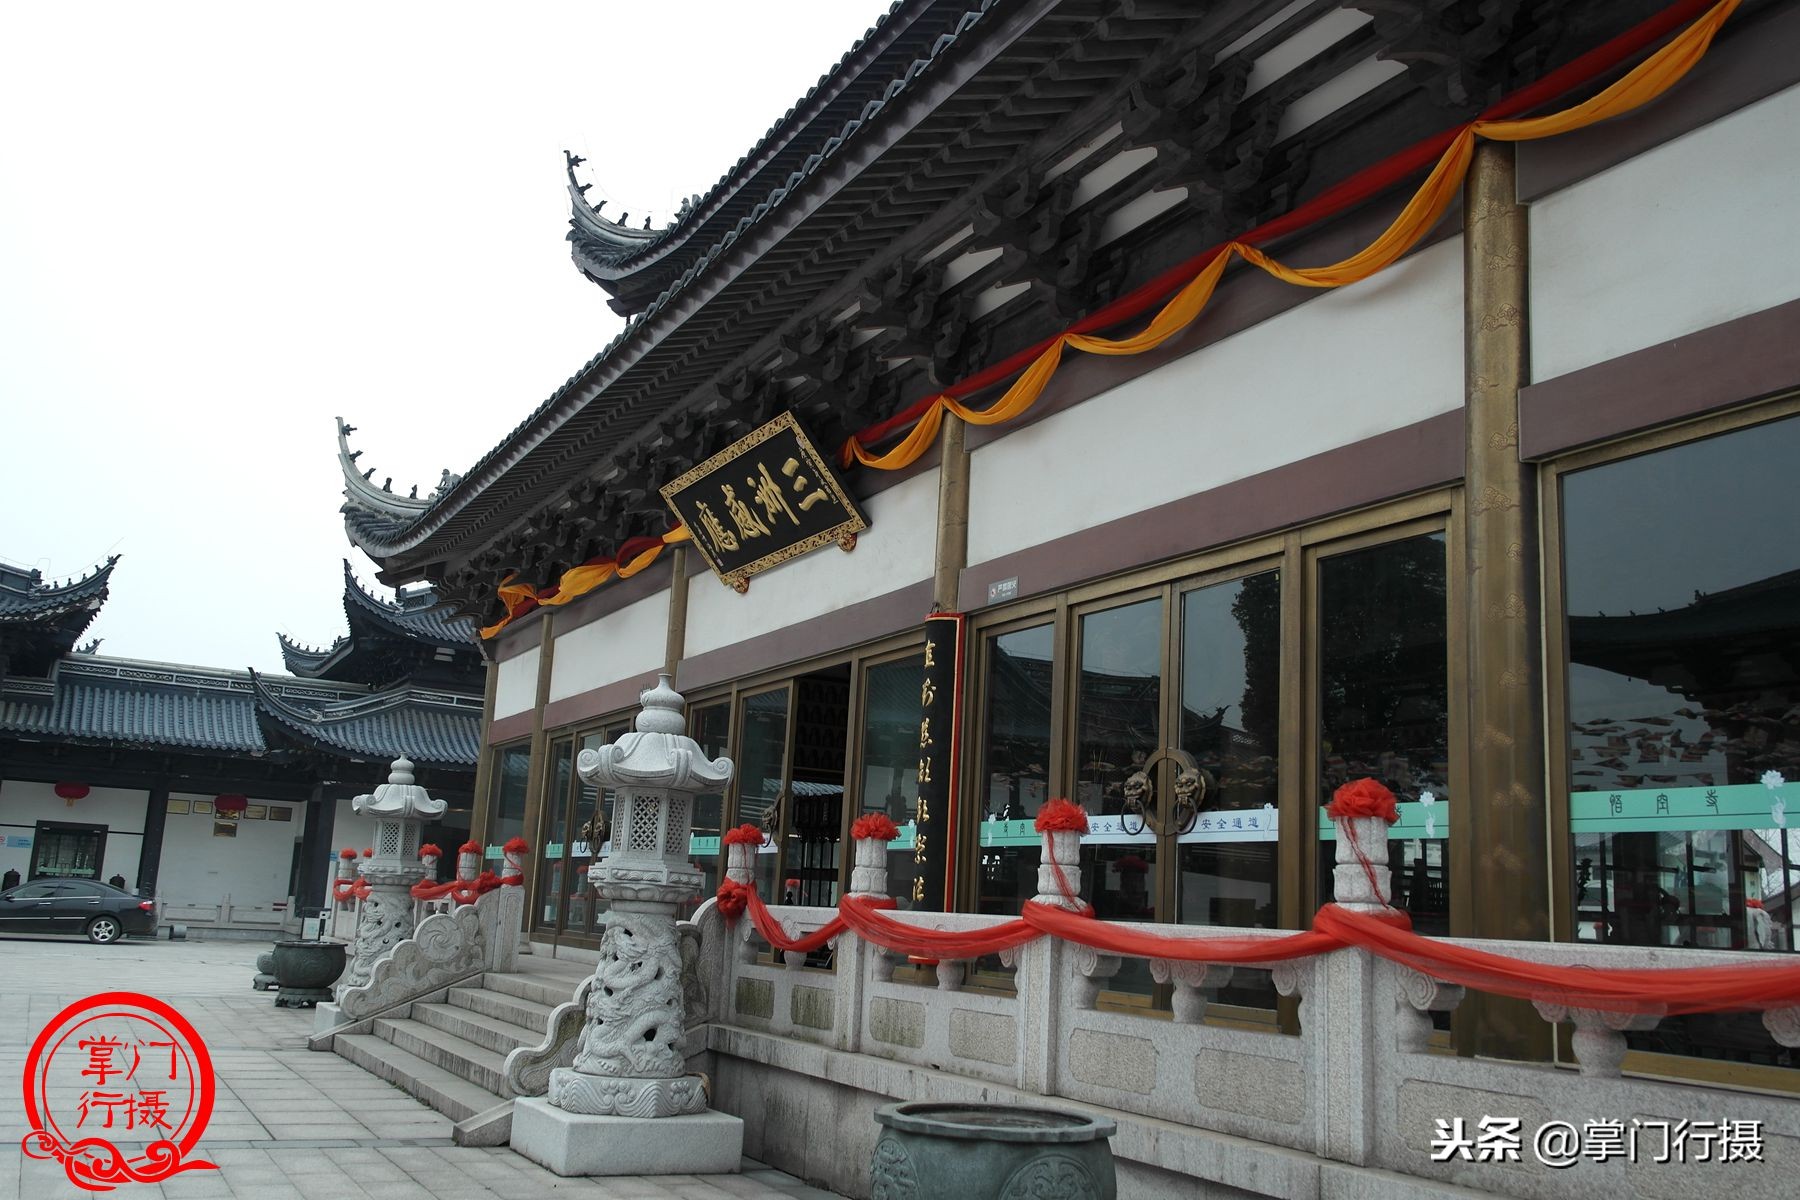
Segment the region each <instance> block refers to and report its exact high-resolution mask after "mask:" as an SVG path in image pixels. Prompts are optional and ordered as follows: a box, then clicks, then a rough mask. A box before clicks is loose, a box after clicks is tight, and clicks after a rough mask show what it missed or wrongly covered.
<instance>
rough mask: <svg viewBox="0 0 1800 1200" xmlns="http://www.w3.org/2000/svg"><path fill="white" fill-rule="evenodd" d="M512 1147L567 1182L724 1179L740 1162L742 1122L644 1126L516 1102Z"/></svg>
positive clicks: (716, 1115) (709, 1117) (710, 1119)
mask: <svg viewBox="0 0 1800 1200" xmlns="http://www.w3.org/2000/svg"><path fill="white" fill-rule="evenodd" d="M587 1078H590V1079H591V1078H592V1076H588V1077H587ZM663 1082H672V1081H668V1080H665V1081H663ZM552 1086H553V1087H554V1086H555V1085H554V1084H552ZM512 1148H513V1150H514V1151H515V1152H516V1153H519V1154H523V1155H524V1156H525V1157H526V1158H529V1159H530V1160H531V1161H532V1162H535V1163H537V1164H538V1165H540V1166H543V1167H547V1168H548V1169H550V1170H551V1171H554V1172H556V1174H558V1175H562V1176H565V1177H567V1176H580V1175H726V1174H731V1173H733V1172H735V1171H736V1170H737V1169H738V1164H739V1162H740V1161H741V1160H742V1158H743V1154H744V1122H743V1121H742V1120H741V1119H740V1118H738V1117H734V1116H732V1115H731V1114H729V1113H722V1112H714V1111H712V1110H711V1109H704V1110H703V1111H700V1112H697V1113H691V1114H689V1115H686V1116H676V1117H664V1118H663V1119H662V1120H661V1121H658V1122H657V1123H656V1124H655V1125H653V1126H647V1125H645V1124H644V1123H643V1121H641V1120H639V1119H638V1118H636V1117H611V1116H592V1115H588V1114H585V1113H576V1112H568V1111H566V1110H564V1109H561V1108H557V1107H556V1106H555V1105H553V1104H551V1103H550V1101H549V1100H548V1099H547V1098H542V1097H530V1098H522V1099H519V1100H516V1101H514V1103H513V1118H512Z"/></svg>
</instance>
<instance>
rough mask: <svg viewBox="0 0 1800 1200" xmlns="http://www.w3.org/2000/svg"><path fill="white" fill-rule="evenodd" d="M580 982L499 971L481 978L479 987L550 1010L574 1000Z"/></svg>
mask: <svg viewBox="0 0 1800 1200" xmlns="http://www.w3.org/2000/svg"><path fill="white" fill-rule="evenodd" d="M580 982H581V980H580V979H579V978H575V977H570V976H565V977H561V978H559V977H557V976H553V975H539V974H532V975H523V974H512V973H505V972H500V971H489V972H488V973H487V974H486V975H483V976H482V977H481V986H482V987H484V988H486V989H487V990H488V991H490V992H504V993H505V994H506V995H508V996H517V997H519V998H520V999H522V1000H531V1001H534V1002H536V1003H538V1004H547V1005H549V1006H550V1007H552V1008H554V1007H556V1006H557V1005H558V1004H563V1003H566V1002H567V1001H569V1000H572V999H574V998H575V988H576V986H577V985H578V984H579V983H580Z"/></svg>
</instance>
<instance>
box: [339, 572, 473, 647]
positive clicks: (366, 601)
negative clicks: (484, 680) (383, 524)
mask: <svg viewBox="0 0 1800 1200" xmlns="http://www.w3.org/2000/svg"><path fill="white" fill-rule="evenodd" d="M437 600H438V598H437V594H436V593H435V592H433V591H432V590H431V589H430V588H422V589H418V590H415V591H411V592H400V593H398V594H397V602H395V603H392V604H390V603H388V602H387V601H386V600H382V599H379V598H378V597H376V596H374V595H373V594H371V593H370V592H368V591H366V590H365V589H364V588H363V585H362V584H361V583H358V582H357V579H356V574H355V572H353V571H352V570H351V569H350V561H349V560H348V559H345V560H344V611H345V615H346V616H348V617H349V618H350V631H351V636H353V637H354V636H355V633H356V625H357V617H358V615H362V616H366V617H369V618H373V620H374V621H375V623H376V624H377V625H378V626H379V627H380V628H381V629H382V630H383V631H384V632H387V633H392V634H394V635H396V636H399V637H403V638H409V639H411V640H413V641H422V642H433V643H435V644H437V645H440V646H473V645H475V623H474V622H473V621H471V620H469V619H468V618H467V617H453V616H451V615H450V614H449V612H448V611H446V610H444V609H440V608H437V607H436V605H437Z"/></svg>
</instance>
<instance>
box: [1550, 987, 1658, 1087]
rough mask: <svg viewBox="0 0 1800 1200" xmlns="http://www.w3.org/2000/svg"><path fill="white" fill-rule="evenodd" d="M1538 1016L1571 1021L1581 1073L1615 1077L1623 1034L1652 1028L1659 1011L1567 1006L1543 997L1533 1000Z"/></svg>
mask: <svg viewBox="0 0 1800 1200" xmlns="http://www.w3.org/2000/svg"><path fill="white" fill-rule="evenodd" d="M1533 1003H1534V1005H1535V1007H1536V1008H1537V1010H1538V1015H1539V1016H1540V1017H1543V1018H1544V1020H1546V1021H1549V1022H1551V1023H1553V1024H1554V1023H1557V1022H1561V1021H1571V1022H1573V1023H1574V1025H1575V1033H1574V1035H1573V1036H1572V1037H1571V1038H1570V1040H1571V1041H1572V1042H1574V1044H1575V1061H1576V1063H1577V1064H1578V1065H1579V1066H1580V1068H1581V1073H1582V1074H1583V1075H1599V1076H1604V1077H1607V1078H1616V1077H1617V1076H1618V1074H1619V1066H1620V1064H1621V1063H1623V1062H1624V1061H1625V1050H1626V1046H1625V1034H1626V1032H1627V1031H1631V1032H1637V1033H1642V1032H1645V1031H1647V1030H1651V1029H1655V1028H1656V1026H1657V1023H1658V1022H1660V1021H1661V1020H1662V1014H1661V1013H1653V1012H1652V1013H1628V1012H1603V1011H1601V1010H1599V1009H1594V1008H1570V1007H1568V1006H1567V1005H1563V1004H1550V1003H1547V1002H1545V1001H1543V1000H1537V1001H1534V1002H1533Z"/></svg>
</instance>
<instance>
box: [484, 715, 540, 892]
mask: <svg viewBox="0 0 1800 1200" xmlns="http://www.w3.org/2000/svg"><path fill="white" fill-rule="evenodd" d="M496 758H497V759H498V761H497V762H495V764H494V807H493V814H494V815H493V817H492V819H490V820H489V821H488V835H487V844H488V846H491V847H493V848H494V849H495V850H496V851H498V850H499V848H500V847H501V846H504V845H505V844H506V843H507V842H510V841H511V840H512V839H514V838H516V837H523V836H524V835H525V790H526V786H527V784H528V783H529V781H530V777H531V747H530V746H529V745H518V746H508V747H506V749H504V750H502V751H500V752H499V754H498V755H497V756H496ZM489 865H490V866H494V867H495V869H498V863H490V864H489Z"/></svg>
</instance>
